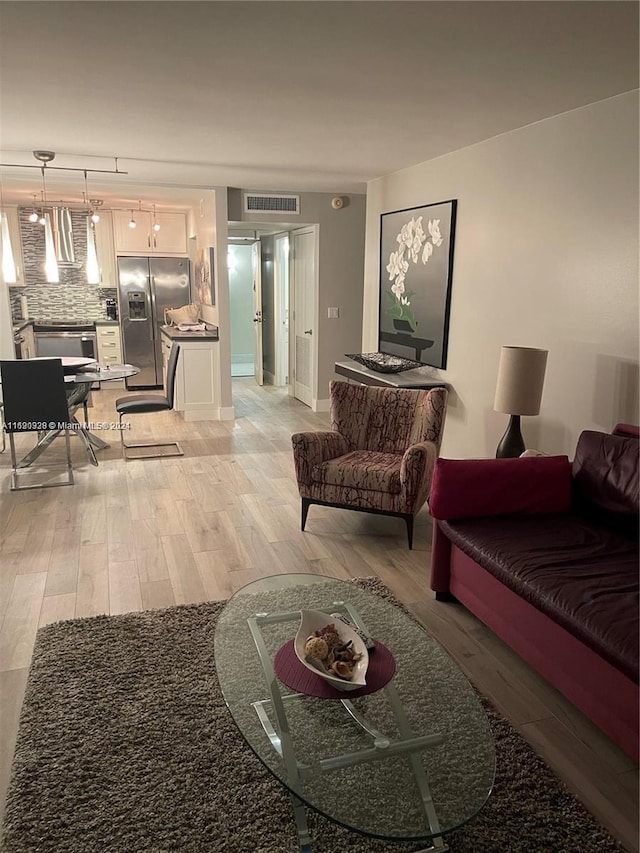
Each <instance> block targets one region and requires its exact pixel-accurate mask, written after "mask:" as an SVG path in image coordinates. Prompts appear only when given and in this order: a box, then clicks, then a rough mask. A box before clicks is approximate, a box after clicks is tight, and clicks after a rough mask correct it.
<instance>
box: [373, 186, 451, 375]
mask: <svg viewBox="0 0 640 853" xmlns="http://www.w3.org/2000/svg"><path fill="white" fill-rule="evenodd" d="M456 213H457V199H449V200H448V201H439V202H435V203H434V204H425V205H423V206H422V207H407V208H404V209H403V210H394V211H390V212H389V213H382V214H381V215H380V293H379V300H378V350H379V351H380V352H383V353H387V354H389V355H397V356H401V357H403V358H411V359H415V360H416V361H419V362H420V363H421V364H424V365H428V366H430V367H437V368H440V369H444V368H446V366H447V349H448V343H449V323H450V313H451V282H452V277H453V249H454V238H455V225H456Z"/></svg>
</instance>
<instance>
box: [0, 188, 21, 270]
mask: <svg viewBox="0 0 640 853" xmlns="http://www.w3.org/2000/svg"><path fill="white" fill-rule="evenodd" d="M0 250H1V251H2V267H1V269H2V278H3V279H4V282H5V284H15V283H16V282H17V280H18V271H17V269H16V262H15V258H14V255H13V246H12V245H11V234H9V220H8V219H7V214H6V213H5V211H4V192H3V188H2V181H0Z"/></svg>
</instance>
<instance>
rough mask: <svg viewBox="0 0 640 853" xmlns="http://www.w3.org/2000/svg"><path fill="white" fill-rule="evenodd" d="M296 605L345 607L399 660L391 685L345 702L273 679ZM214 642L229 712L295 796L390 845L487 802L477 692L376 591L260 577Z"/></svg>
mask: <svg viewBox="0 0 640 853" xmlns="http://www.w3.org/2000/svg"><path fill="white" fill-rule="evenodd" d="M301 609H305V610H321V611H324V612H327V613H334V612H336V611H342V612H345V615H349V613H347V612H346V611H348V610H350V611H351V612H350V615H351V617H352V618H353V617H354V616H355V617H357V618H358V619H359V620H360V623H361V626H362V627H363V628H365V629H366V631H367V633H369V635H370V636H372V637H374V638H375V639H377V640H379V641H380V642H381V643H383V644H384V645H385V646H386V647H387V648H388V649H389V650H390V651H391V652H392V653H393V655H394V657H395V661H396V674H395V676H394V677H393V679H392V680H391V682H390V683H389V684H388V685H387V687H385V688H383V689H382V690H380V691H378V692H376V693H372V694H370V695H368V696H362V697H361V698H355V699H353V700H350V699H349V693H348V692H345V693H344V697H343V698H344V701H342V700H340V699H335V700H334V699H318V698H314V697H310V696H305V695H302V694H296V693H294V691H292V690H290V689H289V688H288V687H286V686H285V685H284V684H283V683H281V682H280V681H278V680H277V678H276V676H275V674H274V673H273V669H272V665H273V660H274V657H275V655H276V653H277V651H278V650H279V649H280V648H281V647H282V646H283V645H284V644H285V643H286V642H288V641H290V640H291V639H292V638H293V637H294V636H295V633H296V631H297V628H298V624H299V613H298V611H300V610H301ZM214 643H215V659H216V669H217V675H218V679H219V681H220V686H221V689H222V693H223V695H224V698H225V701H226V703H227V706H228V708H229V711H230V712H231V715H232V716H233V719H234V720H235V722H236V724H237V726H238V728H239V729H240V731H241V732H242V734H243V735H244V737H245V739H246V741H247V743H248V744H249V746H250V747H251V748H252V750H253V751H254V752H255V754H256V755H257V756H258V757H259V758H260V760H261V761H262V762H263V763H264V764H265V765H266V766H267V767H268V769H269V770H270V771H271V772H272V773H273V775H274V776H275V777H276V778H277V779H278V780H279V781H280V782H282V784H284V785H285V786H286V787H287V788H288V789H289V791H290V792H291V793H292V795H293V796H294V801H295V798H298V799H299V800H301V801H303V802H304V803H306V804H307V805H309V806H311V807H312V808H313V809H315V810H316V811H319V812H321V813H322V814H324V815H325V816H326V817H328V818H329V819H331V820H333V821H335V822H336V823H340V824H342V825H343V826H346V827H347V828H349V829H354V830H356V831H358V832H361V833H364V834H366V835H371V836H375V837H379V838H387V839H395V840H401V839H402V840H412V839H415V840H419V839H420V840H422V839H433V838H439V836H441V835H442V834H444V833H447V832H450V831H451V830H453V829H456V828H457V827H460V826H462V825H463V824H465V823H466V822H468V821H469V820H471V819H472V818H473V817H474V816H475V815H476V814H477V813H478V812H479V810H480V809H481V808H482V806H483V805H484V804H485V802H486V801H487V799H488V797H489V794H490V793H491V788H492V785H493V780H494V770H495V751H494V741H493V736H492V734H491V731H490V728H489V723H488V720H487V717H486V714H485V712H484V710H483V708H482V705H481V704H480V702H479V700H478V697H477V695H476V693H475V691H474V690H473V688H472V687H471V685H470V684H469V682H468V681H467V680H466V678H465V677H464V676H463V674H462V673H461V672H460V670H459V669H458V667H457V666H456V664H455V663H454V662H453V660H452V659H451V658H450V657H449V656H448V655H447V654H446V652H445V651H444V650H443V649H442V648H441V647H440V646H439V645H438V644H437V643H436V642H435V640H434V639H433V638H432V637H431V636H430V635H429V634H427V633H426V631H424V630H423V629H422V628H421V627H420V626H419V625H418V624H417V623H416V622H415V621H414V620H413V619H412V618H411V617H409V616H408V615H407V614H406V613H404V612H403V611H402V610H400V609H399V608H398V607H396V606H394V605H393V604H391V603H390V602H388V601H386V600H385V599H384V598H383V597H381V596H380V595H377V594H374V593H373V592H370V591H368V590H367V589H366V588H362V587H360V586H357V585H355V584H353V583H350V582H346V581H340V580H336V579H334V578H327V577H321V576H318V575H305V574H287V575H275V576H272V577H268V578H263V579H261V580H258V581H255V582H254V583H251V584H248V585H247V586H245V587H243V588H242V589H241V590H239V591H238V592H236V593H235V595H234V596H233V597H232V598H231V599H230V600H229V602H228V603H227V605H226V606H225V608H224V609H223V611H222V613H221V615H220V618H219V621H218V624H217V627H216V632H215V640H214ZM374 654H375V652H374ZM301 849H302V848H301Z"/></svg>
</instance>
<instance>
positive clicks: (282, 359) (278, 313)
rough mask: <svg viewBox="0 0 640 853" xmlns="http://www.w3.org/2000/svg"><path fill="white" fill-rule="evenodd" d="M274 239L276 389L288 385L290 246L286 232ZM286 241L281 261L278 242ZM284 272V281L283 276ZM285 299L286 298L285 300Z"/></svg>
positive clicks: (275, 235) (289, 239)
mask: <svg viewBox="0 0 640 853" xmlns="http://www.w3.org/2000/svg"><path fill="white" fill-rule="evenodd" d="M273 238H274V252H273V254H274V276H273V279H274V281H273V284H274V294H273V296H274V312H273V340H274V345H275V375H274V382H275V385H276V386H277V387H280V388H282V387H284V386H288V384H289V341H290V328H289V326H290V319H289V318H290V315H291V293H290V290H291V266H290V263H289V258H290V251H289V250H290V245H291V238H290V236H289V232H288V231H281V232H280V233H278V234H274V235H273ZM282 240H286V241H287V253H286V258H285V259H284V260H282V258H281V257H280V252H279V242H280V241H282ZM283 270H286V279H285V278H284V276H283ZM285 297H286V298H285ZM285 329H286V330H287V341H286V350H285V346H284V340H283V338H284V332H285Z"/></svg>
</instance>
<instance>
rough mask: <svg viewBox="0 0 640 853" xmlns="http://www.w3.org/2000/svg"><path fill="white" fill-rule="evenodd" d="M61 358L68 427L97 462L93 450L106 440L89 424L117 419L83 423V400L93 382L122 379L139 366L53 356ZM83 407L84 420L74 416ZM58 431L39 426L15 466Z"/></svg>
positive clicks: (24, 462)
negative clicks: (30, 448)
mask: <svg viewBox="0 0 640 853" xmlns="http://www.w3.org/2000/svg"><path fill="white" fill-rule="evenodd" d="M56 358H59V359H60V361H61V362H62V369H63V371H64V381H65V384H66V386H67V405H68V407H69V429H70V430H72V434H73V435H77V436H78V437H79V438H80V440H81V441H82V443H83V445H84V448H85V450H86V452H87V456H88V457H89V461H90V462H91V464H92V465H96V466H97V464H98V459H97V457H96V450H104V449H105V448H106V447H109V442H107V441H105V440H104V439H102V438H100V437H99V436H98V435H96V434H95V432H93V431H92V430H91V429H90V427H93V428H94V429H95V428H99V429H104V428H107V429H118V422H117V421H113V423H109V424H107V423H104V424H102V423H101V422H100V423H98V424H95V425H94V424H92V423H87V419H86V403H87V401H88V399H89V394H90V393H91V388H92V386H93V385H94V384H95V383H96V382H100V383H102V382H113V381H115V380H117V379H126V378H127V377H128V376H135V375H136V373H139V372H140V368H139V367H136V366H135V365H133V364H100V363H98V362H97V361H95V360H94V359H85V358H75V357H72V356H56ZM80 408H83V409H84V413H85V420H84V421H79V420H78V418H77V417H76V412H77V411H78V409H80ZM61 432H62V430H61V429H57V428H56V429H51V430H42V431H41V432H39V433H38V441H37V443H36V445H35V447H33V449H32V450H30V451H29V453H27V454H26V455H25V456H23V457H22V459H21V460H20V461H19V462H18V464H17V467H18V468H28V467H29V465H32V464H33V462H34V461H35V460H36V459H37V458H38V457H39V456H40V454H41V453H43V451H44V450H46V448H47V447H48V446H49V445H50V444H51V442H52V441H53V440H54V439H55V438H56V437H57V436H58V435H60V433H61Z"/></svg>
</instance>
